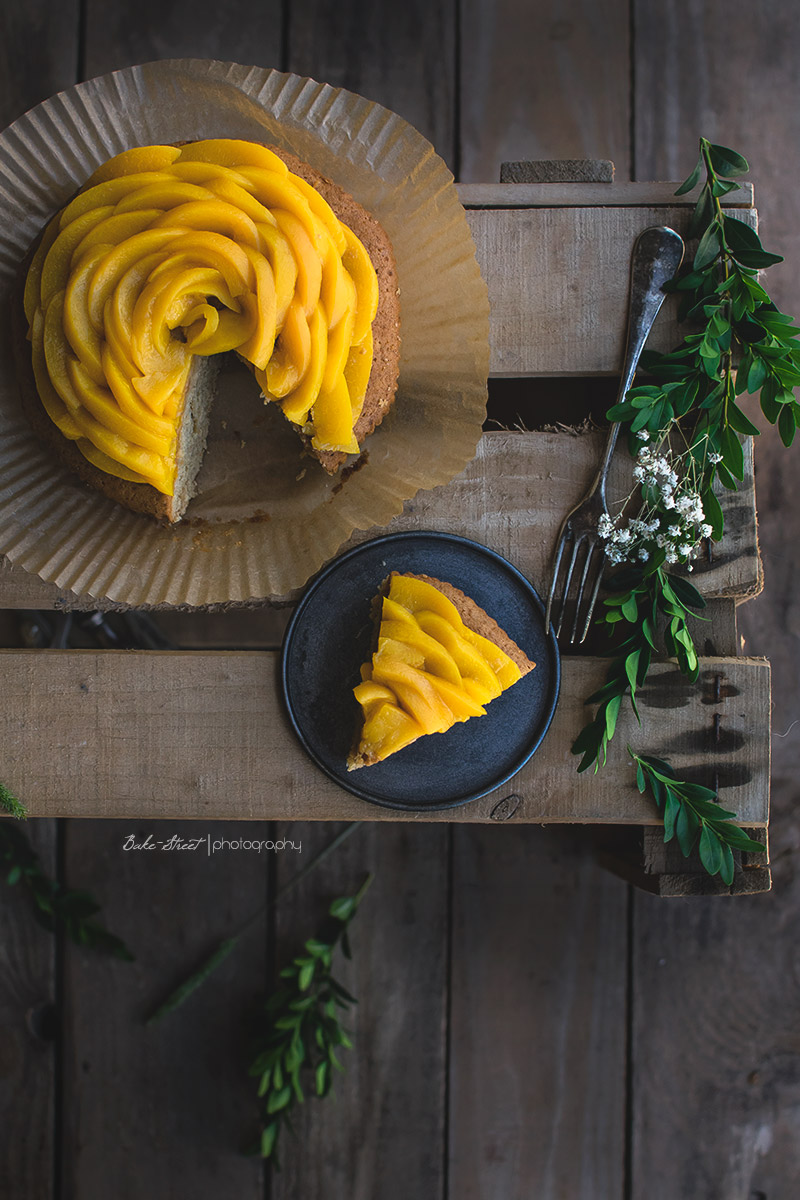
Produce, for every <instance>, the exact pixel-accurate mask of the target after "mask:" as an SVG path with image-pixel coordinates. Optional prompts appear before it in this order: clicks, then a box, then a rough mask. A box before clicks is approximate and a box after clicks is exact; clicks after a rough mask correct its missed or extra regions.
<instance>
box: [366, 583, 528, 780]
mask: <svg viewBox="0 0 800 1200" xmlns="http://www.w3.org/2000/svg"><path fill="white" fill-rule="evenodd" d="M375 609H376V611H375V617H376V625H377V626H378V633H377V645H376V648H375V652H374V654H373V656H372V659H371V661H370V662H368V663H365V664H364V665H363V666H362V668H361V683H359V684H358V686H357V687H356V688H355V689H354V694H355V697H356V699H357V700H358V702H359V704H360V705H361V708H362V712H363V722H362V724H361V728H360V730H359V733H358V741H357V744H356V745H355V747H354V748H353V751H352V752H351V754H350V757H349V758H348V760H347V769H348V770H349V771H354V770H355V769H356V768H357V767H367V766H371V765H372V764H374V763H377V762H382V761H383V760H384V759H386V758H388V757H389V755H391V754H395V753H396V752H397V751H398V750H402V749H403V748H404V747H405V746H408V745H410V744H411V742H414V741H416V740H417V738H420V737H424V736H425V735H426V734H430V733H444V732H446V731H447V730H448V729H450V728H451V727H452V726H453V725H455V724H456V722H458V721H468V720H469V719H470V717H480V716H485V714H486V707H485V706H486V705H487V704H489V703H491V701H492V700H494V699H496V697H497V696H499V695H501V693H502V692H504V691H505V690H506V689H507V688H510V687H512V686H513V684H515V683H516V682H517V681H518V680H519V679H521V678H522V676H523V675H527V674H528V672H529V671H532V670H533V668H534V666H535V665H536V664H535V663H532V662H531V661H530V659H529V658H528V657H527V655H526V654H525V653H524V651H522V650H521V649H520V648H519V646H517V644H516V643H515V642H514V641H512V639H511V638H510V637H509V636H508V634H507V633H505V632H504V631H503V630H502V629H501V628H500V626H499V625H498V624H497V622H496V621H494V620H493V619H492V618H491V617H490V616H489V615H488V613H485V612H484V611H483V609H482V608H480V607H479V606H478V605H477V604H476V603H475V601H474V600H471V599H470V598H469V596H466V595H465V594H464V593H463V592H461V591H459V589H458V588H456V587H453V585H452V584H450V583H445V582H443V581H442V580H439V579H433V578H432V577H431V576H429V575H411V574H407V575H402V574H398V573H397V572H393V573H392V574H391V575H390V576H389V578H388V580H386V581H385V582H384V584H383V585H382V587H381V591H380V593H379V594H378V596H377V597H376V602H375Z"/></svg>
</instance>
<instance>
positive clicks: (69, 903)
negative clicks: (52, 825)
mask: <svg viewBox="0 0 800 1200" xmlns="http://www.w3.org/2000/svg"><path fill="white" fill-rule="evenodd" d="M0 866H2V870H3V871H4V873H5V877H6V882H7V883H9V884H17V883H21V884H22V885H23V886H24V887H25V888H27V891H28V894H29V896H30V899H31V901H32V903H33V910H34V916H35V918H36V920H37V921H38V922H39V924H40V925H42V926H43V927H44V928H45V929H48V930H50V931H51V932H54V931H56V930H57V929H59V928H61V929H63V930H64V932H65V933H66V934H67V936H68V937H69V938H70V939H71V940H72V941H73V942H75V943H76V945H78V946H88V947H89V948H91V949H92V950H98V951H100V952H101V953H103V954H110V955H111V956H112V957H114V958H120V959H124V960H125V961H127V962H132V961H133V955H132V954H131V952H130V950H129V949H128V947H127V946H126V945H125V943H124V942H123V941H122V939H121V938H118V937H117V936H116V935H115V934H113V933H109V931H108V930H107V929H106V928H105V927H104V926H103V925H101V924H100V923H99V922H98V921H95V920H93V919H92V918H93V917H94V916H95V915H96V914H97V913H98V912H99V911H100V905H99V904H98V903H97V901H96V900H95V899H94V897H93V896H92V895H90V893H89V892H86V891H81V890H77V889H73V888H65V887H62V886H61V884H59V883H56V881H55V880H53V879H51V878H50V877H49V876H48V875H46V874H45V872H44V871H43V870H42V868H41V866H40V865H39V858H38V855H37V854H36V852H35V851H34V849H33V847H32V846H31V844H30V842H29V841H28V839H27V838H26V836H25V834H24V833H22V831H21V830H19V829H17V828H16V827H15V826H14V825H11V824H10V823H9V822H8V821H0Z"/></svg>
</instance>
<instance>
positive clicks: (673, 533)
mask: <svg viewBox="0 0 800 1200" xmlns="http://www.w3.org/2000/svg"><path fill="white" fill-rule="evenodd" d="M667 533H668V534H669V536H670V537H674V538H676V537H680V536H681V527H680V525H670V527H669V529H668V530H667Z"/></svg>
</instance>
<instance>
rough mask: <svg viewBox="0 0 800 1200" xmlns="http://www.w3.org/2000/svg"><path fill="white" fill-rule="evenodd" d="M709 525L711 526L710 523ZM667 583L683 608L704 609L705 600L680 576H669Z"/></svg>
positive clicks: (692, 585) (691, 584)
mask: <svg viewBox="0 0 800 1200" xmlns="http://www.w3.org/2000/svg"><path fill="white" fill-rule="evenodd" d="M703 508H705V504H703ZM706 516H708V513H706ZM709 524H711V522H710V521H709ZM669 582H670V586H671V588H672V590H673V591H674V593H675V595H676V596H677V597H678V600H679V601H680V602H681V604H682V605H683V606H684V608H694V609H702V608H705V607H706V602H705V600H704V599H703V597H702V596H701V595H700V593H699V592H698V590H697V588H696V587H695V586H694V584H693V583H690V582H689V580H688V579H684V578H683V577H682V576H681V575H670V576H669Z"/></svg>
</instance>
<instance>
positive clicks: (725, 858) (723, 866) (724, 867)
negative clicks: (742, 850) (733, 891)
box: [719, 842, 733, 887]
mask: <svg viewBox="0 0 800 1200" xmlns="http://www.w3.org/2000/svg"><path fill="white" fill-rule="evenodd" d="M720 853H721V855H722V862H721V863H720V868H719V876H720V879H721V880H722V882H723V883H726V884H727V885H728V887H730V886H731V884H732V883H733V854H732V853H731V848H730V846H729V845H727V843H726V842H720Z"/></svg>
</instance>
